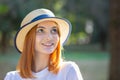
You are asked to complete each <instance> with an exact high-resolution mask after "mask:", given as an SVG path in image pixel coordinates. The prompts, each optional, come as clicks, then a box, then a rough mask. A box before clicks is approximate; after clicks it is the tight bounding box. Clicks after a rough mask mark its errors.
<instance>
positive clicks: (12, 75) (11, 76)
mask: <svg viewBox="0 0 120 80" xmlns="http://www.w3.org/2000/svg"><path fill="white" fill-rule="evenodd" d="M4 80H20V76H19V72H18V71H10V72H8V73H7V74H6V76H5V78H4Z"/></svg>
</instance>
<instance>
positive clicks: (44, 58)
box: [33, 54, 49, 72]
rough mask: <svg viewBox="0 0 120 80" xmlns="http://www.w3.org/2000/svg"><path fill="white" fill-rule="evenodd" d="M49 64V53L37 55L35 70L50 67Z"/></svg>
mask: <svg viewBox="0 0 120 80" xmlns="http://www.w3.org/2000/svg"><path fill="white" fill-rule="evenodd" d="M48 64H49V55H47V54H39V55H35V60H34V67H33V71H34V72H39V71H41V70H43V69H45V68H46V67H48Z"/></svg>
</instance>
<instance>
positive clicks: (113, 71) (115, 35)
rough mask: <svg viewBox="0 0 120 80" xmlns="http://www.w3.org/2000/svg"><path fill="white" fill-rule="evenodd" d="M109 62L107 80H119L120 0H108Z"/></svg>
mask: <svg viewBox="0 0 120 80" xmlns="http://www.w3.org/2000/svg"><path fill="white" fill-rule="evenodd" d="M110 17H111V18H110V39H111V62H110V74H109V80H120V0H110Z"/></svg>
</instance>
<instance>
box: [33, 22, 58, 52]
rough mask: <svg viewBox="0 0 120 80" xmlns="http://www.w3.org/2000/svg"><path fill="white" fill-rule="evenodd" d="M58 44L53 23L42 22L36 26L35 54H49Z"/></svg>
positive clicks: (56, 27) (56, 30)
mask: <svg viewBox="0 0 120 80" xmlns="http://www.w3.org/2000/svg"><path fill="white" fill-rule="evenodd" d="M58 42H59V30H58V25H57V24H56V23H55V22H53V21H44V22H41V23H39V24H38V25H37V29H36V40H35V52H36V53H42V54H51V53H52V52H53V51H54V50H55V49H56V47H57V45H58Z"/></svg>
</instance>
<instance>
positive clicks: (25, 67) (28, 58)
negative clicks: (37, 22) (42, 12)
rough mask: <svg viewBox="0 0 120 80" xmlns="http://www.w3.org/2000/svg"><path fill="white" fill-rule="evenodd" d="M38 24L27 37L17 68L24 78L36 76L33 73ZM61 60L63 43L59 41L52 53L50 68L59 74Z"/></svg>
mask: <svg viewBox="0 0 120 80" xmlns="http://www.w3.org/2000/svg"><path fill="white" fill-rule="evenodd" d="M36 28H37V27H36V26H35V27H33V28H32V29H31V30H30V31H29V32H28V34H27V35H26V37H25V41H24V47H23V51H22V53H21V57H20V60H19V62H18V65H17V68H16V69H17V70H18V71H19V74H20V76H21V77H22V78H35V77H34V76H33V74H32V67H33V64H34V58H35V57H34V54H35V52H34V46H35V36H36ZM60 61H61V45H60V41H59V43H58V46H57V48H56V49H55V51H54V52H53V53H52V54H50V58H49V66H48V70H49V71H50V72H52V73H54V74H57V73H58V71H59V68H60Z"/></svg>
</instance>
